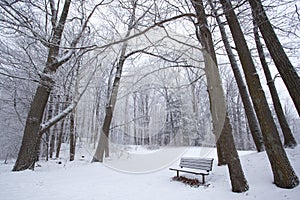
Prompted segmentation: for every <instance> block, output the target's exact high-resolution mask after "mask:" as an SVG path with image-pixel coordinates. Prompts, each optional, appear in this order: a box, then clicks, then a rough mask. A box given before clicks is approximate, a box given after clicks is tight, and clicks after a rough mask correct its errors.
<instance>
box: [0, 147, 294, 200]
mask: <svg viewBox="0 0 300 200" xmlns="http://www.w3.org/2000/svg"><path fill="white" fill-rule="evenodd" d="M139 150H141V151H140V152H139V153H138V152H136V153H134V152H133V153H132V151H133V150H132V149H131V150H130V151H128V152H129V154H128V155H127V156H123V157H121V159H116V158H113V157H112V158H111V159H109V160H107V161H106V164H105V165H103V164H100V163H90V162H89V161H90V156H89V155H85V157H84V158H81V155H80V153H81V154H82V152H79V153H78V154H77V156H78V158H77V159H76V160H75V161H74V162H68V161H66V160H62V164H58V161H57V160H51V161H48V162H39V164H40V165H41V167H37V168H36V169H35V171H30V170H27V171H23V172H11V169H12V166H13V162H10V163H9V164H3V162H2V163H1V164H0V199H1V200H27V199H28V200H29V199H30V200H35V199H36V200H41V199H42V200H47V199H51V200H52V199H55V200H71V199H72V200H77V199H78V200H94V199H95V200H99V199H101V200H118V199H120V200H124V199H130V200H134V199H137V200H144V199H149V200H150V199H151V200H155V199H165V200H168V199H170V200H182V199H188V200H193V199H195V200H196V199H197V200H199V199H205V200H213V199H216V200H220V199H237V200H238V199H243V200H244V199H272V200H277V199H278V200H279V199H280V200H282V199H295V200H296V199H299V197H300V186H298V187H296V188H294V189H281V188H278V187H276V186H275V185H274V184H272V180H273V178H272V173H271V169H270V165H269V162H268V160H267V156H266V154H265V153H264V152H263V153H256V152H240V158H241V162H242V165H243V169H244V172H245V175H246V178H247V180H248V182H249V185H250V190H249V191H247V192H245V193H241V194H237V193H233V192H231V186H230V182H229V176H228V170H227V167H224V166H223V167H219V166H217V165H216V164H217V162H214V167H213V171H212V172H211V174H210V175H209V176H207V178H206V181H207V182H206V185H205V186H200V187H198V188H194V187H190V186H188V185H185V184H183V183H181V182H175V181H172V180H171V178H172V177H173V176H174V175H175V172H174V171H169V170H168V168H169V167H171V166H172V167H177V166H178V162H179V161H178V158H179V157H180V156H182V154H183V155H184V156H193V157H195V156H199V155H204V154H203V152H205V154H206V155H205V156H206V157H216V151H215V149H210V150H208V149H204V150H203V148H189V149H185V150H178V149H177V150H176V149H172V148H169V149H167V150H165V152H163V153H161V154H157V153H159V151H160V150H155V151H153V152H150V153H149V152H147V151H145V150H142V149H139V148H136V151H139ZM166 152H167V153H166ZM170 152H176V153H174V155H173V154H172V155H171V157H172V156H173V157H172V158H173V159H174V161H175V162H174V161H173V162H171V160H167V159H166V158H165V157H163V156H164V155H167V154H170ZM131 153H132V154H131ZM287 153H288V155H289V158H290V160H291V163H292V165H293V167H294V169H295V171H296V172H297V175H298V176H299V175H300V147H297V148H295V149H293V150H290V149H288V150H287ZM147 154H154V155H155V156H153V155H147ZM142 155H145V156H144V157H143V156H142ZM175 155H176V156H177V158H176V156H175ZM136 156H138V157H136ZM157 156H162V157H163V159H157V158H156V157H157ZM155 158H156V159H155ZM147 159H148V160H149V159H150V160H151V159H154V160H152V162H160V161H161V160H167V162H169V164H165V163H160V164H158V165H157V166H155V165H153V166H152V168H149V169H148V168H143V169H145V171H144V172H143V171H142V170H140V171H138V173H132V172H134V169H135V168H134V167H132V168H129V169H127V168H126V169H125V168H122V167H124V166H125V167H128V166H130V165H131V166H134V165H142V166H147V165H148V164H147V162H146V160H147ZM148 163H149V161H148ZM143 164H144V165H143ZM159 165H160V166H161V167H158V166H159ZM111 167H113V168H114V169H112V168H111ZM182 175H185V176H187V177H190V178H195V177H197V176H194V175H191V174H184V173H182ZM197 178H199V179H200V180H201V177H197Z"/></svg>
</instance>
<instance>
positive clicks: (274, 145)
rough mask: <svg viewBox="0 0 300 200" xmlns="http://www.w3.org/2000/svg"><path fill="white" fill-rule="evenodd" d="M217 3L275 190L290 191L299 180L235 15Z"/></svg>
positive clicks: (223, 0)
mask: <svg viewBox="0 0 300 200" xmlns="http://www.w3.org/2000/svg"><path fill="white" fill-rule="evenodd" d="M220 2H221V3H222V6H223V9H224V11H225V15H226V19H227V22H228V24H229V28H230V30H231V33H232V36H233V40H234V43H235V45H236V49H237V51H238V55H239V58H240V61H241V63H242V67H243V70H244V73H245V78H246V81H247V84H248V88H249V92H250V94H251V98H252V101H253V104H254V109H255V111H256V114H257V117H258V121H259V123H260V127H261V130H262V134H263V138H264V143H265V147H266V152H267V155H268V157H269V160H270V163H271V166H272V170H273V175H274V183H275V184H276V185H277V186H278V187H282V188H293V187H295V186H297V185H298V184H299V179H298V177H297V176H296V174H295V172H294V170H293V168H292V166H291V164H290V162H289V160H288V158H287V155H286V152H285V150H284V148H283V146H282V144H281V141H280V137H279V135H278V131H277V128H276V125H275V122H274V120H273V118H272V114H271V111H270V108H269V106H268V102H267V99H266V96H265V93H264V91H263V89H262V86H261V83H260V80H259V77H258V74H257V72H256V69H255V66H254V63H253V60H252V57H251V54H250V51H249V48H248V45H247V43H246V40H245V38H244V35H243V32H242V29H241V27H240V25H239V22H238V19H237V16H236V15H235V13H234V10H233V8H232V5H231V2H230V1H229V0H220Z"/></svg>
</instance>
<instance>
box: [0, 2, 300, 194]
mask: <svg viewBox="0 0 300 200" xmlns="http://www.w3.org/2000/svg"><path fill="white" fill-rule="evenodd" d="M299 9H300V2H299V1H293V0H280V1H279V0H274V1H270V0H232V1H230V0H219V1H213V0H206V1H204V0H184V1H182V0H167V1H165V0H148V1H146V0H44V1H32V0H1V1H0V28H1V29H0V128H1V131H0V160H3V161H4V163H9V162H13V167H12V168H11V169H10V170H12V171H14V172H17V171H24V170H28V169H29V170H35V169H36V168H37V167H38V166H39V163H41V162H50V161H53V160H55V161H58V160H60V159H65V158H66V159H67V160H68V162H74V161H76V156H82V155H79V153H78V152H80V149H82V148H84V149H85V151H87V152H88V153H89V154H90V155H89V157H90V160H89V161H88V162H89V163H98V162H100V163H103V162H104V163H105V162H106V160H110V159H117V158H118V157H120V156H122V155H123V154H124V152H126V151H127V150H128V148H133V147H134V148H141V147H142V148H144V149H146V150H147V151H153V152H156V151H159V150H160V149H168V148H176V147H178V148H181V147H205V148H215V149H216V151H217V160H216V161H215V162H217V163H216V164H217V165H218V166H223V165H224V166H227V171H228V174H229V179H230V183H231V190H232V191H233V192H237V193H242V192H246V191H248V190H249V186H250V188H251V185H249V184H248V181H247V178H246V177H245V173H244V171H243V165H242V164H241V160H240V158H239V153H238V152H240V151H254V152H265V153H266V155H267V160H268V162H269V165H270V168H271V169H270V172H272V176H273V177H272V178H273V183H274V184H275V185H276V186H277V187H279V188H286V189H292V188H295V187H296V186H298V185H299V178H298V176H297V173H296V171H297V170H296V171H295V169H294V167H293V164H292V163H291V162H290V159H289V156H288V155H287V153H286V150H288V151H291V152H293V150H294V149H295V148H297V143H299V142H300V119H299V116H300V78H299V72H300V57H299V56H300V11H299ZM178 154H179V153H178ZM170 156H171V155H170ZM82 159H84V157H83V156H82ZM0 175H1V174H0Z"/></svg>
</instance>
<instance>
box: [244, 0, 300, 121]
mask: <svg viewBox="0 0 300 200" xmlns="http://www.w3.org/2000/svg"><path fill="white" fill-rule="evenodd" d="M248 2H249V3H250V5H251V8H252V11H253V13H254V17H255V21H256V22H257V24H258V26H259V30H260V32H261V34H262V36H263V38H264V40H265V43H266V45H267V48H268V50H269V52H270V55H271V57H272V59H273V61H274V63H275V65H276V68H277V69H278V71H279V73H280V76H281V77H282V79H283V81H284V83H285V85H286V87H287V89H288V91H289V94H290V96H291V97H292V99H293V102H294V105H295V107H296V109H297V111H298V115H299V116H300V77H299V75H298V74H297V71H296V70H295V68H294V66H293V65H292V63H291V62H290V60H289V58H288V57H287V55H286V53H285V51H284V49H283V47H282V45H281V43H280V41H279V39H278V37H277V35H276V33H275V31H274V29H273V27H272V24H271V22H270V20H269V19H268V17H267V15H266V13H265V10H264V7H263V5H262V2H261V0H248Z"/></svg>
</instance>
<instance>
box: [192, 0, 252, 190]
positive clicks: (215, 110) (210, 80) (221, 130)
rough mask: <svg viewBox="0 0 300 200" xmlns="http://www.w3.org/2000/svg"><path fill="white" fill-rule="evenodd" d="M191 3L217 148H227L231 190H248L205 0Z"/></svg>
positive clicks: (226, 156)
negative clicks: (200, 48)
mask: <svg viewBox="0 0 300 200" xmlns="http://www.w3.org/2000/svg"><path fill="white" fill-rule="evenodd" d="M192 3H193V6H194V8H195V10H196V14H197V18H198V23H199V26H200V27H199V29H200V39H201V44H202V47H203V48H204V50H203V54H204V61H205V73H206V78H207V85H208V92H209V98H210V103H211V105H210V107H211V114H212V119H213V132H214V134H215V136H216V137H217V136H218V135H219V134H220V138H222V140H221V146H218V152H219V150H221V151H222V152H223V153H224V152H225V159H226V163H227V164H228V169H229V174H230V179H231V186H232V191H233V192H245V191H247V190H248V189H249V186H248V183H247V180H246V178H245V176H244V172H243V170H242V166H241V163H240V159H239V156H238V153H237V150H236V148H235V144H234V140H233V136H232V128H231V124H230V121H229V117H228V113H227V106H226V102H225V97H224V91H223V88H222V82H221V78H220V74H219V70H218V66H217V58H216V54H215V50H214V45H213V41H212V36H211V33H210V31H209V29H208V25H207V21H206V14H205V11H204V6H203V2H202V0H194V1H192ZM220 138H219V139H220ZM220 147H221V149H220Z"/></svg>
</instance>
